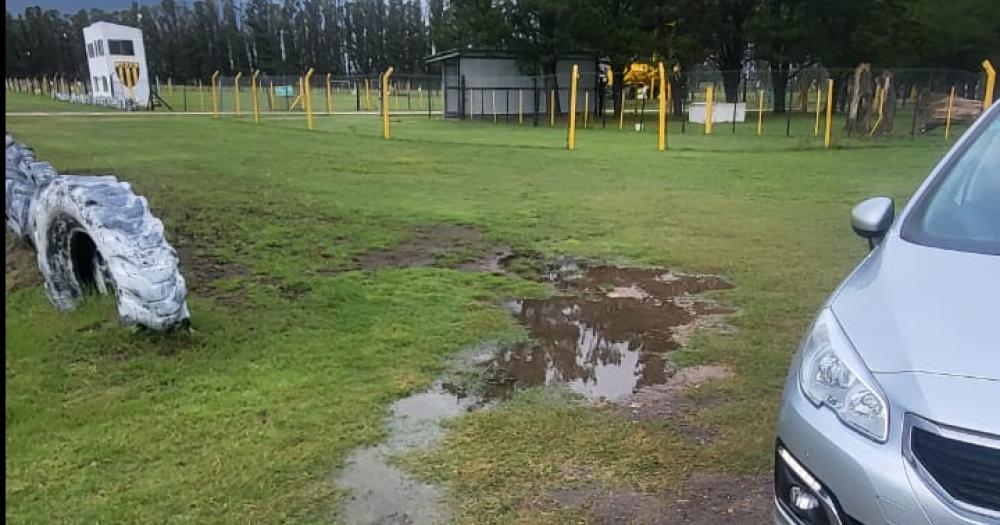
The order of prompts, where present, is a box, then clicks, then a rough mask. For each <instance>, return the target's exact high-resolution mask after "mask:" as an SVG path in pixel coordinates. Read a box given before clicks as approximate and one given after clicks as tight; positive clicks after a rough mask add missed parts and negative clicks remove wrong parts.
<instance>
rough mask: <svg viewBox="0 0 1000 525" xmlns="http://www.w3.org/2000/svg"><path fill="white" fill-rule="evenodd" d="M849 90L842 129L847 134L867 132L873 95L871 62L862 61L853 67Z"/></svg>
mask: <svg viewBox="0 0 1000 525" xmlns="http://www.w3.org/2000/svg"><path fill="white" fill-rule="evenodd" d="M850 90H851V92H850V97H851V101H850V105H849V106H848V109H847V125H846V126H845V128H844V129H845V130H846V131H847V133H848V134H854V133H857V134H867V133H868V130H869V129H871V119H872V102H873V99H874V97H875V88H874V83H873V82H872V66H871V64H869V63H862V64H860V65H858V67H857V68H855V69H854V78H853V79H852V80H851V87H850Z"/></svg>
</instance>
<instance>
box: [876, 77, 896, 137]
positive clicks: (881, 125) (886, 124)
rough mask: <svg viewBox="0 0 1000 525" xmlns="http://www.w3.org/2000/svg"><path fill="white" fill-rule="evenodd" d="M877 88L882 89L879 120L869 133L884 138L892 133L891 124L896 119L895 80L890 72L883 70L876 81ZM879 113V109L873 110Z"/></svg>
mask: <svg viewBox="0 0 1000 525" xmlns="http://www.w3.org/2000/svg"><path fill="white" fill-rule="evenodd" d="M878 86H879V87H880V88H882V100H881V101H880V102H879V105H880V106H881V118H879V120H878V121H877V124H876V125H875V129H873V130H872V131H871V133H872V134H873V135H876V136H879V137H884V136H886V135H889V134H890V133H892V123H893V120H894V119H895V117H896V80H895V77H893V74H892V71H889V70H885V71H883V72H882V76H880V77H879V79H878ZM874 109H875V111H876V112H879V110H880V108H874Z"/></svg>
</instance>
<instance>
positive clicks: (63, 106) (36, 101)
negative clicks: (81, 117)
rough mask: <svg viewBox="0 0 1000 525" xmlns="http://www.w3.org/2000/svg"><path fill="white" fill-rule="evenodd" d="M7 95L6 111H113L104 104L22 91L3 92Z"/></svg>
mask: <svg viewBox="0 0 1000 525" xmlns="http://www.w3.org/2000/svg"><path fill="white" fill-rule="evenodd" d="M5 94H6V96H7V111H73V112H92V111H115V109H113V108H109V107H105V106H92V105H89V104H71V103H69V102H64V101H61V100H55V99H53V98H49V97H48V96H47V95H27V94H24V93H10V92H7V93H5Z"/></svg>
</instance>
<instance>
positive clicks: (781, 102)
mask: <svg viewBox="0 0 1000 525" xmlns="http://www.w3.org/2000/svg"><path fill="white" fill-rule="evenodd" d="M771 84H772V88H773V89H774V112H775V113H784V112H785V92H786V89H787V88H788V64H786V63H779V64H778V69H777V70H774V71H772V72H771Z"/></svg>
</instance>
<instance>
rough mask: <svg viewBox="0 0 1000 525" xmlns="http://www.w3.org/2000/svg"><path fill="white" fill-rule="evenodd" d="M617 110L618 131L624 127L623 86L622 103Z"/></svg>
mask: <svg viewBox="0 0 1000 525" xmlns="http://www.w3.org/2000/svg"><path fill="white" fill-rule="evenodd" d="M620 106H621V107H619V108H618V129H624V127H625V86H622V101H621V103H620Z"/></svg>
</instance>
